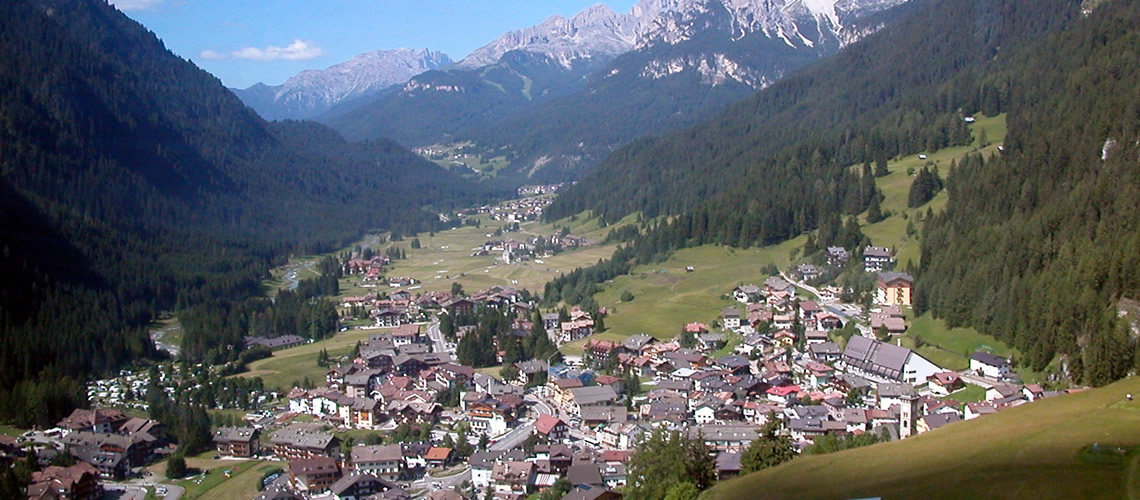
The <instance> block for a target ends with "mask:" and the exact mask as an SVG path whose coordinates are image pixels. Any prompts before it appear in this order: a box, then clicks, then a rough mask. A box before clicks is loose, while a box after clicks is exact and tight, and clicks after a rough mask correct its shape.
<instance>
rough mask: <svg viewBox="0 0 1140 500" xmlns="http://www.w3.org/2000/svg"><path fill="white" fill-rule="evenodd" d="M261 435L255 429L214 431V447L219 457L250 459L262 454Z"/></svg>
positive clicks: (225, 428)
mask: <svg viewBox="0 0 1140 500" xmlns="http://www.w3.org/2000/svg"><path fill="white" fill-rule="evenodd" d="M260 435H261V431H260V430H258V429H255V428H253V427H222V428H220V429H218V430H216V431H214V445H215V446H217V448H218V454H219V455H222V456H226V457H242V458H249V457H253V456H256V455H257V454H258V453H260V452H261V446H260V441H259V440H258V438H259V437H260Z"/></svg>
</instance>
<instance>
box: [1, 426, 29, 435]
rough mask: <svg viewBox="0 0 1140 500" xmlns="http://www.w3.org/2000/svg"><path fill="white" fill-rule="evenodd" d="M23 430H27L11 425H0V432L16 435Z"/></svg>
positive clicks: (23, 431)
mask: <svg viewBox="0 0 1140 500" xmlns="http://www.w3.org/2000/svg"><path fill="white" fill-rule="evenodd" d="M25 432H27V431H26V430H25V429H17V428H15V427H12V426H11V425H0V434H4V435H8V436H12V437H16V436H19V435H20V434H23V433H25Z"/></svg>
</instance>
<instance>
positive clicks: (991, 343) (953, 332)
mask: <svg viewBox="0 0 1140 500" xmlns="http://www.w3.org/2000/svg"><path fill="white" fill-rule="evenodd" d="M906 335H907V336H908V337H911V338H914V337H916V336H917V337H921V338H922V341H923V342H925V343H928V344H935V345H937V346H939V347H941V348H943V349H945V350H948V351H951V352H954V353H955V354H958V355H960V356H962V357H963V358H969V357H970V354H973V352H974V351H978V350H983V351H989V352H992V353H994V354H997V355H998V356H1006V357H1008V356H1010V355H1011V354H1013V352H1014V350H1013V348H1011V347H1009V346H1008V345H1006V344H1005V343H1004V342H1002V341H1000V340H998V339H995V338H993V337H990V336H989V335H984V334H982V333H979V332H978V331H977V330H975V329H973V328H962V327H959V328H950V327H948V326H946V322H945V321H942V320H940V319H934V317H933V316H931V315H930V313H927V314H924V315H922V316H919V317H918V318H915V319H914V320H913V321H911V324H910V328H908V329H907V332H906Z"/></svg>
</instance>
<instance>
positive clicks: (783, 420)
mask: <svg viewBox="0 0 1140 500" xmlns="http://www.w3.org/2000/svg"><path fill="white" fill-rule="evenodd" d="M826 255H827V263H826V264H825V265H819V266H817V265H813V264H807V263H800V264H797V265H793V266H790V267H789V268H788V269H786V270H784V271H783V272H779V273H777V274H774V275H771V276H769V277H768V278H767V279H765V280H763V282H761V283H759V284H741V285H737V286H734V287H728V286H726V287H725V289H724V295H725V296H726V297H728V298H730V299H731V300H732V301H733V302H734V303H735V304H736V305H733V306H729V307H725V308H723V309H722V310H721V311H720V314H719V318H718V319H717V320H716V321H714V322H712V324H705V323H701V322H689V323H685V324H678V325H676V327H677V330H676V333H675V334H674V333H672V332H641V333H637V334H634V335H631V336H627V337H625V338H624V339H621V340H606V339H600V338H595V337H594V334H595V333H596V332H595V327H596V326H597V325H598V323H599V321H598V320H599V319H600V318H596V317H594V314H598V315H604V314H606V311H605V310H604V309H603V310H601V311H597V312H596V313H593V314H592V313H591V312H588V311H585V310H583V309H580V308H577V307H574V308H571V309H569V310H562V311H555V310H550V311H541V310H540V309H539V307H538V297H535V296H532V295H531V294H530V293H529V292H526V291H520V290H517V289H515V288H512V287H492V288H490V289H486V290H479V291H477V292H474V293H471V294H466V293H462V292H460V293H455V294H452V293H448V292H445V291H431V292H419V293H415V294H413V293H412V291H410V290H408V288H407V287H406V286H405V285H406V284H407V283H406V282H405V281H404V280H407V278H401V279H393V278H388V279H382V275H383V274H384V272H385V266H386V264H387V263H388V262H389V261H388V260H386V259H385V258H381V257H375V258H373V259H370V260H363V259H352V260H347V261H346V262H344V264H343V265H344V271H345V273H346V276H348V277H349V278H350V279H372V280H378V281H379V282H381V283H387V284H388V285H389V290H388V291H387V292H385V293H379V294H376V293H373V294H369V295H365V296H355V297H346V298H344V299H342V300H341V301H340V305H339V310H338V311H339V314H340V315H341V317H342V318H343V319H344V320H346V321H347V320H354V319H356V320H359V319H360V318H367V320H368V324H369V325H368V327H367V328H369V329H371V330H370V331H371V332H373V333H370V334H369V336H368V338H367V340H366V341H363V342H361V343H360V344H358V346H357V347H356V348H354V349H353V352H352V353H351V354H350V356H347V357H345V358H343V359H341V360H340V361H341V362H339V363H338V364H335V366H330V367H329V368H328V370H327V371H326V373H325V378H324V380H323V381H320V383H314V384H312V385H311V386H307V387H294V388H293V389H292V390H291V391H288V393H287V394H277V393H275V392H273V391H270V390H260V388H259V390H258V391H254V392H250V394H249V395H248V396H246V397H243V398H242V399H241V401H240V402H238V401H233V400H225V401H222V400H217V401H216V402H215V403H214V407H215V408H227V407H229V408H235V409H249V410H250V412H249V413H248V414H246V415H245V418H244V419H242V420H241V421H240V422H226V424H227V425H222V426H218V427H215V429H214V430H213V444H214V446H215V450H216V456H215V458H218V459H220V460H235V461H236V460H248V459H255V460H264V461H268V462H279V463H280V464H281V469H282V470H281V472H280V473H279V474H275V475H272V476H269V477H266V478H264V480H263V483H264V484H262V487H263V488H264V490H263V491H262V493H260V494H259V495H258V496H257V498H258V499H265V500H269V499H291V498H320V499H325V498H328V499H332V498H335V499H348V498H353V499H355V498H365V497H368V498H386V499H387V498H391V499H400V498H416V497H425V498H433V499H455V498H471V497H477V498H500V499H521V498H527V497H528V496H529V495H533V494H535V493H538V492H551V491H553V492H556V493H559V494H561V495H563V496H561V498H568V499H574V500H578V499H596V498H618V497H619V496H620V493H619V491H620V488H621V487H622V486H623V485H624V484H625V483H626V482H627V473H626V471H627V469H626V467H627V465H628V463H629V460H630V457H631V456H632V454H633V453H634V451H635V449H636V446H637V444H638V442H639V440H640V439H641V438H643V437H644V436H646V435H648V433H650V432H652V431H653V430H654V429H665V430H670V431H679V432H682V433H685V434H686V435H688V436H690V437H693V438H699V439H703V440H704V441H705V442H706V444H707V445H708V446H709V447H710V448H711V449H712V450H714V451H715V453H716V457H715V461H716V469H717V475H718V477H719V478H721V479H725V478H730V477H733V476H735V475H737V474H739V473H740V472H741V456H742V453H743V452H744V451H745V450H747V449H748V447H749V446H750V445H751V444H752V443H753V441H755V440H756V439H757V438H758V437H759V436H760V432H761V429H762V427H763V426H765V425H766V424H769V423H772V422H778V425H779V427H780V428H781V429H782V431H781V432H782V433H784V434H785V435H786V436H788V437H789V438H790V439H791V441H792V442H793V443H794V446H795V448H796V449H799V450H804V449H806V448H807V447H809V446H811V445H812V444H813V442H814V441H815V440H817V439H818V438H820V437H823V436H840V435H852V436H858V435H863V434H872V435H874V436H875V439H876V440H878V441H891V440H898V439H906V438H909V437H911V436H915V435H919V434H922V433H925V432H931V431H934V430H937V429H938V428H940V427H943V426H946V425H953V424H954V423H955V422H958V421H962V420H971V419H975V418H979V417H984V416H986V415H989V414H992V413H995V412H999V411H1002V410H1004V409H1006V408H1010V407H1013V406H1017V405H1021V404H1026V403H1029V402H1032V401H1035V400H1038V399H1040V398H1045V397H1050V396H1054V395H1057V394H1060V392H1058V391H1046V390H1044V389H1043V388H1042V387H1041V386H1040V385H1036V384H1028V385H1023V384H1022V383H1021V382H1020V380H1019V379H1018V377H1017V375H1016V374H1015V373H1014V372H1013V370H1012V365H1011V363H1010V360H1009V359H1006V358H1003V357H1001V356H997V355H995V354H992V353H990V352H986V351H977V352H973V353H972V354H971V355H970V357H969V367H968V369H964V370H958V371H953V370H948V369H945V368H943V367H940V366H938V365H937V364H936V363H935V362H933V361H931V360H930V359H928V358H927V357H925V356H923V355H922V354H920V353H919V352H917V351H916V350H913V349H910V348H907V347H903V346H901V342H899V341H898V339H899V338H901V336H902V335H903V334H904V333H905V332H906V330H907V328H908V324H907V320H906V312H907V310H908V309H909V308H910V306H911V305H912V301H913V296H914V294H913V288H914V279H913V277H911V276H910V275H909V274H907V273H905V272H895V271H888V270H886V269H890V268H891V267H892V266H893V263H894V262H893V261H894V254H893V252H892V250H891V249H887V248H879V247H870V246H869V247H866V248H860V249H852V250H848V249H843V248H838V247H832V248H828V249H827V251H826ZM851 259H859V260H860V261H861V262H860V263H859V264H856V265H859V266H861V268H862V269H861V271H862V272H865V273H868V274H869V275H871V276H874V278H875V289H874V291H873V298H872V299H871V307H870V308H866V307H864V306H863V305H860V304H856V303H846V302H843V300H842V298H843V297H844V296H845V295H846V293H845V292H847V291H845V290H843V289H842V288H841V287H837V286H834V285H829V286H824V285H823V284H820V283H819V278H820V276H821V275H823V274H824V273H825V271H826V268H828V267H842V266H850V265H851V264H852V263H851V262H850V260H851ZM812 283H815V284H816V286H813V285H812ZM456 291H459V290H456ZM481 311H484V312H485V311H495V313H496V314H500V315H502V316H503V317H505V318H508V319H509V320H510V327H509V329H510V335H509V336H508V338H512V339H519V340H518V341H519V342H524V341H525V339H526V338H527V337H528V336H530V335H534V334H535V333H534V332H543V333H542V334H543V335H545V337H546V338H545V340H547V341H549V342H550V344H552V345H555V346H562V347H565V346H567V344H571V343H578V344H580V345H581V346H582V351H581V354H568V353H563V352H559V351H554V354H552V355H550V356H547V357H546V358H545V359H524V360H518V361H513V362H510V361H506V362H504V361H505V359H504V356H505V355H506V350H507V347H506V346H501V345H497V346H488V347H489V348H494V349H495V351H496V352H495V356H496V361H498V362H499V363H500V364H501V365H500V366H501V368H500V369H498V370H497V371H495V372H488V371H486V370H479V369H477V368H475V367H473V366H466V365H463V364H461V363H460V362H459V361H458V359H457V356H456V351H457V344H458V343H461V342H462V341H463V338H464V336H466V335H473V334H474V333H473V332H474V331H475V329H476V328H477V327H478V326H477V325H474V324H468V325H457V324H456V323H455V321H456V320H457V319H459V318H472V317H474V316H475V315H477V313H479V312H481ZM536 321H537V322H541V325H535V322H536ZM441 323H445V324H451V328H453V329H454V333H453V334H448V332H445V331H443V329H441ZM468 323H470V321H468ZM358 328H359V327H358ZM445 328H446V327H445ZM304 342H305V339H302V338H300V337H296V338H293V337H289V338H286V337H278V338H272V339H267V338H247V339H246V343H247V346H250V347H252V346H260V347H262V348H265V349H268V350H280V349H288V348H292V347H296V346H298V345H300V344H302V343H304ZM563 351H566V349H563ZM196 369H198V370H201V367H198V368H196ZM206 372H207V374H208V373H209V370H206ZM120 375H121V376H120V377H118V378H116V379H108V380H99V381H95V382H93V383H92V384H91V385H90V387H89V396H90V398H91V401H92V404H93V405H95V406H96V408H100V409H96V410H76V412H75V413H74V414H73V415H72V416H70V417H69V418H67V419H65V420H63V421H61V422H59V424H58V425H57V428H55V429H51V430H47V431H43V432H32V433H27V434H26V435H25V436H21V437H19V438H16V439H8V438H0V439H4V441H3V442H0V444H3V445H4V446H5V447H6V448H5V450H7V452H8V455H9V456H11V457H12V458H13V459H15V458H16V455H17V454H18V452H19V448H20V446H21V445H22V444H23V443H25V442H28V441H34V442H38V443H40V445H41V447H40V448H38V450H39V452H38V456H37V457H36V458H37V459H38V460H39V461H40V462H42V463H44V464H51V463H53V462H52V461H53V459H54V458H55V456H56V455H58V454H67V455H70V456H71V457H73V458H74V459H75V461H76V465H72V466H69V467H59V466H48V467H47V468H46V469H44V470H43V471H42V472H39V473H37V476H36V482H35V484H34V485H33V486H34V489H33V491H46V490H50V489H56V490H58V489H61V488H63V489H70V490H71V491H76V492H95V491H98V490H99V489H100V488H102V487H103V486H101V483H102V482H106V484H107V485H110V486H107V487H115V486H113V485H116V484H120V483H119V482H121V481H124V480H128V481H131V480H132V479H131V478H134V479H133V480H134V481H136V482H137V481H140V480H141V481H143V483H144V484H157V483H154V482H153V479H150V480H148V479H146V477H147V474H149V472H148V469H146V468H145V467H146V466H147V464H150V463H152V462H154V461H155V460H159V459H161V458H162V457H163V456H164V454H165V453H169V451H170V450H171V449H172V447H171V445H172V443H171V439H170V438H169V436H168V435H167V434H166V433H165V432H164V429H163V428H162V426H161V424H158V423H157V422H155V421H153V420H149V419H145V418H138V417H130V416H128V415H126V414H124V413H123V412H122V411H120V410H118V409H113V408H124V407H125V408H135V409H136V410H145V409H146V408H145V403H142V402H141V401H142V400H143V397H142V393H143V392H144V391H145V390H147V388H148V387H152V386H154V387H158V388H159V390H162V391H165V392H167V393H173V391H174V390H176V389H175V387H176V385H175V384H172V383H170V381H171V380H174V379H176V378H184V377H175V375H176V374H175V373H167V372H161V374H160V375H159V376H158V380H151V379H150V378H148V376H147V375H145V374H134V373H130V372H124V373H122V374H120ZM179 375H181V374H179ZM187 375H189V374H187ZM198 377H199V378H198V380H207V381H208V380H209V376H208V375H201V374H199V375H198ZM202 377H205V378H204V379H203V378H202ZM225 380H229V379H221V381H223V382H224V381H225ZM201 385H202V384H199V386H201ZM207 385H209V384H207ZM967 388H971V389H967ZM179 390H181V389H179ZM970 391H973V392H974V393H975V394H979V393H980V394H982V395H983V396H982V397H972V398H970V399H971V400H970V401H957V400H955V399H954V398H955V397H956V395H959V394H966V393H968V392H970ZM221 392H224V391H221ZM279 396H281V397H280V398H278V397H279ZM254 408H270V409H269V410H266V411H260V410H257V411H255V410H253V409H254ZM361 433H366V434H361ZM208 472H209V471H204V472H203V474H206V473H208ZM140 478H141V479H140ZM148 481H149V482H148ZM163 491H166V489H165V487H163ZM92 495H94V493H92ZM74 498H94V497H92V496H84V495H83V494H78V495H76V496H74Z"/></svg>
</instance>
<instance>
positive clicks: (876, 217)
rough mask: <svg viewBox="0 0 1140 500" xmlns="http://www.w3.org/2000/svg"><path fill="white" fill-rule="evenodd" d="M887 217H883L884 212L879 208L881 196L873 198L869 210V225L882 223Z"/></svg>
mask: <svg viewBox="0 0 1140 500" xmlns="http://www.w3.org/2000/svg"><path fill="white" fill-rule="evenodd" d="M885 218H886V217H884V216H883V210H882V208H881V207H879V196H878V195H876V196H872V197H871V206H870V208H868V209H867V223H869V224H874V223H876V222H879V221H882V220H883V219H885Z"/></svg>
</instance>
